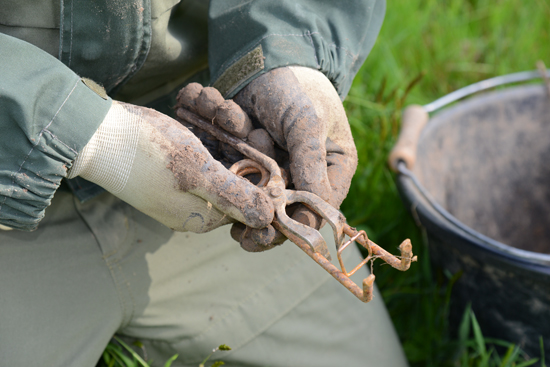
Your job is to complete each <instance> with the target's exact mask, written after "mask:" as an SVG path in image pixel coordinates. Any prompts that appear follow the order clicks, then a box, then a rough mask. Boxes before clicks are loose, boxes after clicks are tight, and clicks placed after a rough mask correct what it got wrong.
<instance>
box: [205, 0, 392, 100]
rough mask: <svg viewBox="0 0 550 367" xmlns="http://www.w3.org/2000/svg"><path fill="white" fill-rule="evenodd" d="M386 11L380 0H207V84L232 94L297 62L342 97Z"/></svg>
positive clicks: (370, 46)
mask: <svg viewBox="0 0 550 367" xmlns="http://www.w3.org/2000/svg"><path fill="white" fill-rule="evenodd" d="M385 9H386V4H385V1H384V0H340V1H333V0H278V1H273V0H255V1H250V0H211V1H210V8H209V19H208V38H209V40H208V43H209V45H208V47H209V50H208V61H209V65H210V75H211V80H212V81H213V83H212V84H213V86H214V87H216V88H217V89H219V90H220V91H221V92H222V94H223V95H225V97H226V98H231V97H233V96H234V95H235V94H236V93H237V92H238V91H239V90H240V89H242V88H243V87H244V86H245V85H246V84H247V83H248V82H250V81H251V80H252V79H254V78H256V77H258V76H259V75H261V74H263V73H266V72H268V71H270V70H272V69H275V68H278V67H283V66H289V65H300V66H306V67H310V68H314V69H318V70H320V71H321V72H323V73H324V74H325V75H326V76H327V77H328V78H329V80H331V82H332V83H333V84H334V86H335V87H336V89H337V91H338V93H339V95H340V97H341V98H342V99H343V98H344V97H345V96H346V94H347V93H348V91H349V89H350V86H351V82H352V80H353V78H354V77H355V74H356V73H357V71H358V70H359V67H360V66H361V65H362V64H363V62H364V61H365V59H366V57H367V55H368V53H369V52H370V50H371V49H372V46H373V45H374V42H375V40H376V37H377V36H378V32H379V31H380V28H381V26H382V21H383V17H384V13H385Z"/></svg>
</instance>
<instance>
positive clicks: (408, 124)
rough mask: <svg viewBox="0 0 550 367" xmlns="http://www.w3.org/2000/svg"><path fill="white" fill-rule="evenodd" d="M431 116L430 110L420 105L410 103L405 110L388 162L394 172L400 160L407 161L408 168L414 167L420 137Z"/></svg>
mask: <svg viewBox="0 0 550 367" xmlns="http://www.w3.org/2000/svg"><path fill="white" fill-rule="evenodd" d="M429 118H430V116H429V115H428V111H426V109H425V108H424V107H423V106H420V105H410V106H408V107H407V108H405V110H404V111H403V117H402V118H401V131H400V132H399V137H398V138H397V143H396V144H395V146H394V147H393V149H392V150H391V152H390V156H389V159H388V163H389V165H390V167H391V169H392V170H393V171H394V172H397V171H398V170H397V164H398V163H399V162H400V161H403V162H405V165H406V166H407V168H408V169H412V168H413V167H414V164H415V162H416V146H417V145H418V138H419V137H420V133H421V132H422V129H423V128H424V126H425V125H426V123H427V122H428V119H429Z"/></svg>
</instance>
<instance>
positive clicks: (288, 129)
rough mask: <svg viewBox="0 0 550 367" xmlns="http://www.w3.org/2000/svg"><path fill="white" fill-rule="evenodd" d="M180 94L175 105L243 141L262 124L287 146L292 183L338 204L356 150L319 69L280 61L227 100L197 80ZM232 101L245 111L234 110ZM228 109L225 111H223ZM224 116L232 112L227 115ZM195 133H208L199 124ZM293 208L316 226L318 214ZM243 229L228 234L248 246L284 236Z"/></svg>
mask: <svg viewBox="0 0 550 367" xmlns="http://www.w3.org/2000/svg"><path fill="white" fill-rule="evenodd" d="M180 97H181V101H180V107H179V108H186V109H189V110H192V111H193V112H197V113H199V114H201V115H203V117H206V118H207V119H210V120H211V121H212V122H213V123H217V124H218V125H219V126H221V127H222V128H224V129H225V130H227V131H228V132H230V133H232V134H234V135H236V136H239V137H241V138H245V139H247V140H248V141H249V143H250V142H254V141H256V140H258V138H256V137H254V136H252V134H253V133H254V134H256V133H258V134H259V133H260V131H261V130H260V129H257V128H263V129H265V130H266V131H267V132H268V133H269V136H270V137H271V139H272V140H273V141H274V143H275V147H276V148H280V149H282V150H285V151H286V152H288V159H289V162H288V163H289V167H290V173H291V176H292V183H293V188H294V189H296V190H304V191H309V192H313V193H314V194H316V195H318V196H319V197H321V198H322V199H324V200H326V201H327V202H329V203H330V204H331V205H333V206H334V207H336V208H339V207H340V204H341V203H342V201H343V200H344V198H345V197H346V195H347V193H348V191H349V186H350V184H351V178H352V176H353V174H354V173H355V169H356V167H357V151H356V149H355V144H354V142H353V137H352V135H351V131H350V128H349V124H348V121H347V117H346V114H345V111H344V108H343V105H342V102H341V101H340V98H339V96H338V94H337V92H336V90H335V88H334V86H333V85H332V83H331V82H330V81H329V80H328V79H327V78H326V76H325V75H324V74H322V73H321V72H319V71H317V70H314V69H310V68H305V67H284V68H279V69H274V70H271V71H270V72H268V73H266V74H264V75H261V76H260V77H258V78H256V79H255V80H253V81H252V82H251V83H249V84H248V85H247V86H246V87H245V88H244V89H243V90H241V91H240V92H239V93H238V94H237V95H236V96H235V97H234V99H233V101H224V99H223V98H222V97H221V95H220V94H219V93H218V92H217V91H215V90H214V89H213V88H204V89H203V88H202V87H201V86H200V85H197V84H193V85H189V86H187V87H186V88H184V89H183V90H182V91H181V92H180ZM182 101H184V102H183V103H182ZM238 107H241V108H242V110H244V112H246V114H245V115H243V114H242V112H239V108H238ZM228 109H230V110H231V112H230V113H228V112H227V111H225V110H228ZM227 116H238V118H237V117H235V118H233V120H234V121H231V120H232V119H231V118H227ZM248 118H250V120H251V124H250V122H248V121H247V120H248ZM227 120H230V121H227ZM251 125H252V126H251ZM243 127H244V128H243ZM254 127H255V128H256V129H254ZM194 131H197V130H194ZM201 134H202V135H201ZM198 135H199V136H201V138H202V139H208V135H207V134H205V133H204V132H201V131H200V130H199V131H198ZM210 139H211V140H212V138H211V137H210ZM215 144H216V143H213V145H211V149H212V152H213V154H215V156H216V157H217V158H218V159H221V160H226V161H227V160H229V161H231V159H229V157H228V155H227V154H223V153H224V152H223V150H222V149H220V147H219V146H216V145H215ZM251 145H253V146H254V145H256V146H255V147H256V148H257V149H259V150H263V152H264V153H266V154H267V155H273V154H274V153H273V152H274V151H273V150H272V148H271V145H270V144H269V143H265V144H261V145H258V144H251ZM262 147H263V148H262ZM270 152H271V153H270ZM235 157H238V156H235ZM272 157H273V156H272ZM233 160H235V158H234V159H233ZM280 164H281V163H280ZM294 209H295V210H294V212H293V213H292V217H293V218H294V219H295V220H298V221H300V222H302V223H305V224H308V225H310V226H312V227H316V228H319V227H320V225H321V219H320V217H318V216H316V215H313V214H312V213H311V212H310V211H309V210H308V209H307V208H305V207H298V208H294ZM243 229H244V228H243V226H240V225H238V224H237V225H234V227H233V229H232V235H233V237H234V238H235V239H236V240H238V241H240V242H241V246H243V248H245V249H246V250H248V251H263V250H266V249H269V248H272V247H273V246H274V245H276V244H280V243H281V242H282V241H284V237H282V236H281V235H280V234H279V235H277V234H275V233H276V232H275V231H273V230H272V228H266V229H264V230H262V231H260V232H262V233H263V235H254V231H250V232H248V234H250V236H248V235H247V238H244V237H243V236H242V234H243ZM256 233H258V231H256ZM267 233H274V234H275V235H271V236H270V235H266V234H267ZM258 239H261V241H260V240H258Z"/></svg>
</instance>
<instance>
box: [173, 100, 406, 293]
mask: <svg viewBox="0 0 550 367" xmlns="http://www.w3.org/2000/svg"><path fill="white" fill-rule="evenodd" d="M177 114H178V117H179V118H181V119H183V120H185V121H187V122H189V123H191V124H193V125H195V126H197V127H199V128H201V129H203V130H205V131H207V132H208V133H210V134H211V135H213V136H214V137H215V138H216V139H218V140H220V141H222V142H224V143H227V144H229V145H231V146H232V147H233V148H235V149H236V150H238V151H239V152H241V153H242V154H243V155H245V156H246V157H248V158H249V159H244V160H241V161H239V162H237V163H236V164H234V165H233V167H231V169H230V170H231V171H232V172H233V173H235V174H238V175H240V176H245V175H247V174H251V173H260V174H261V176H262V178H261V180H260V184H259V186H260V187H262V188H263V189H264V190H265V191H266V193H268V194H269V195H270V197H271V199H272V201H273V207H274V209H275V216H274V219H273V222H272V225H273V227H274V228H275V229H277V230H278V231H280V232H281V233H282V234H284V235H285V236H286V237H287V238H288V239H289V240H291V241H292V242H293V243H295V244H296V245H297V246H298V247H300V248H301V249H302V251H304V252H305V253H306V254H307V255H308V256H309V257H311V258H312V259H313V260H314V261H315V262H316V263H317V264H319V265H320V266H321V267H322V268H323V269H325V271H327V272H328V273H329V274H330V275H332V277H334V279H336V280H337V281H338V282H340V283H341V284H342V285H343V286H344V287H346V288H347V289H348V290H349V291H350V292H351V293H353V294H354V295H355V296H356V297H357V298H358V299H360V300H361V301H363V302H365V303H366V302H369V301H370V300H372V298H373V287H374V280H375V276H374V274H370V275H369V276H367V277H366V278H365V279H363V282H362V287H359V286H358V285H357V284H355V282H354V281H353V280H351V279H350V276H351V275H353V274H354V273H355V272H356V271H357V270H359V269H360V268H361V267H363V266H364V265H365V264H366V263H367V262H369V261H374V260H375V259H382V260H383V261H385V262H386V263H388V264H389V265H391V266H392V267H393V268H395V269H397V270H401V271H405V270H407V269H409V267H410V266H411V263H412V262H415V261H416V260H417V258H416V256H413V253H412V244H411V241H410V240H408V239H406V240H405V241H403V242H402V243H401V245H399V250H400V252H401V256H399V257H397V256H394V255H392V254H391V253H389V252H387V251H386V250H384V249H383V248H381V247H380V246H378V245H377V244H376V243H374V242H372V241H371V240H369V238H368V236H367V234H366V232H365V231H357V230H356V229H355V228H352V227H350V226H349V225H348V224H347V223H346V218H345V217H344V216H343V214H342V213H340V212H339V211H338V210H337V209H335V208H334V207H332V206H331V205H330V204H328V203H327V202H325V201H324V200H322V199H321V198H320V197H318V196H317V195H315V194H313V193H310V192H306V191H295V190H287V189H286V186H287V184H288V180H285V179H284V174H283V171H282V170H281V168H280V167H279V166H278V164H277V163H276V162H275V160H273V159H272V158H270V157H268V156H266V155H265V154H263V153H261V152H259V151H258V150H256V149H254V148H252V147H251V146H249V145H248V144H246V143H245V142H244V141H242V140H240V139H238V138H236V137H234V136H232V135H231V134H229V133H228V132H226V131H224V130H222V129H221V128H218V127H217V126H215V125H213V124H211V123H208V122H207V121H205V120H204V119H202V118H201V117H199V116H197V115H195V114H194V113H192V112H189V111H187V110H184V109H178V111H177ZM285 181H286V182H285ZM293 203H302V204H304V205H306V206H307V207H308V208H310V209H311V210H312V211H313V212H315V213H316V214H317V215H319V216H321V217H322V218H323V219H324V220H326V221H327V223H328V224H330V226H331V227H332V230H333V234H334V242H335V244H336V250H337V257H338V262H339V263H340V269H338V268H337V267H336V266H335V265H333V264H332V263H331V262H330V253H329V251H328V247H327V244H326V241H325V239H324V238H323V236H322V235H321V233H319V231H317V230H316V229H314V228H311V227H308V226H306V225H304V224H302V223H299V222H297V221H295V220H293V219H292V218H290V217H289V216H288V215H287V214H286V207H287V205H290V204H293ZM248 230H249V228H248V227H247V228H246V229H245V231H244V232H245V233H246V232H247V231H248ZM346 236H348V237H349V239H348V240H347V241H345V237H346ZM353 242H357V243H358V244H360V245H361V246H363V247H364V248H365V249H366V250H367V251H368V256H367V257H366V258H365V259H364V260H363V261H362V262H361V263H359V265H357V266H356V267H354V268H353V270H352V271H350V272H347V271H346V268H345V266H344V262H343V260H342V252H343V251H344V250H345V249H346V248H347V247H349V245H351V244H352V243H353Z"/></svg>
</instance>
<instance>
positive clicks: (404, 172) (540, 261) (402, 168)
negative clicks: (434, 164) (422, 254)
mask: <svg viewBox="0 0 550 367" xmlns="http://www.w3.org/2000/svg"><path fill="white" fill-rule="evenodd" d="M397 169H398V174H399V175H401V176H404V177H406V178H408V179H409V180H410V182H411V183H412V185H413V186H414V188H415V189H416V190H417V191H418V192H419V193H420V195H421V196H422V198H423V199H424V200H425V201H426V202H427V203H428V204H429V205H430V207H431V208H432V209H433V210H435V212H436V213H437V214H439V215H441V216H442V217H443V218H444V219H445V220H446V221H447V223H448V224H450V225H451V226H454V227H456V228H458V229H460V230H461V231H463V232H464V233H466V234H468V235H469V236H471V237H473V238H475V239H476V240H477V241H480V242H481V243H483V244H484V245H485V247H486V248H487V249H488V250H490V251H492V252H494V253H497V254H500V255H503V256H505V257H512V258H514V259H521V260H522V261H523V262H526V263H529V264H536V265H544V266H550V255H549V254H544V253H540V252H533V251H527V250H522V249H518V248H516V247H513V246H510V245H507V244H504V243H502V242H500V241H497V240H495V239H492V238H490V237H488V236H485V235H484V234H482V233H479V232H477V231H475V230H474V229H472V228H470V227H468V226H467V225H465V224H464V223H462V222H461V221H460V220H458V219H457V218H456V217H455V216H453V215H452V214H451V213H449V212H448V211H447V210H446V209H445V208H443V207H442V206H441V205H439V204H438V203H437V201H436V200H435V199H434V198H433V197H432V196H431V195H430V193H429V192H428V191H427V190H426V189H425V188H424V186H423V185H422V184H421V183H420V181H418V179H417V178H416V175H415V174H414V173H413V172H412V171H410V170H409V169H408V168H407V165H406V164H405V162H399V163H398V165H397ZM417 204H419V203H417Z"/></svg>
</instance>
